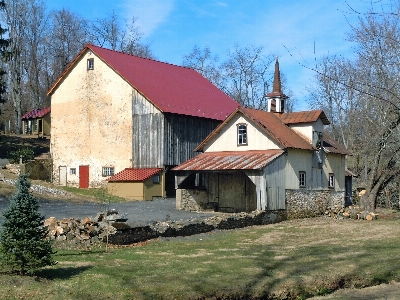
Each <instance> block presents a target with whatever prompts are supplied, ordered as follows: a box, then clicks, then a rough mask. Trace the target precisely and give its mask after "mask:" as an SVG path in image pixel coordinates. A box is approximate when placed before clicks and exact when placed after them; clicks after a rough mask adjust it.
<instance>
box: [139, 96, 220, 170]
mask: <svg viewBox="0 0 400 300" xmlns="http://www.w3.org/2000/svg"><path fill="white" fill-rule="evenodd" d="M132 101H133V105H132V107H133V116H132V122H133V124H132V126H133V139H132V148H133V153H132V167H134V168H154V167H164V166H168V165H169V166H176V165H179V164H181V163H182V162H184V161H186V160H188V159H190V158H192V157H194V156H196V155H197V153H195V152H194V151H193V150H194V149H195V148H196V147H197V145H198V144H200V143H201V142H202V141H203V140H204V139H205V138H206V137H207V136H208V135H209V134H210V133H211V131H213V130H214V128H215V127H217V126H218V125H219V124H220V121H216V120H211V119H202V118H198V117H192V116H185V115H177V114H169V113H164V114H163V113H162V112H161V111H160V110H158V109H157V108H156V107H155V106H154V105H153V104H151V103H150V102H149V101H148V100H147V99H146V98H145V97H143V96H142V95H141V94H140V93H138V92H137V91H135V92H134V93H133V97H132Z"/></svg>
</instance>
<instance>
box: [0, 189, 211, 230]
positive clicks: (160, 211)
mask: <svg viewBox="0 0 400 300" xmlns="http://www.w3.org/2000/svg"><path fill="white" fill-rule="evenodd" d="M38 200H39V205H40V208H39V211H40V213H41V214H43V215H44V216H45V218H49V217H55V218H56V219H62V218H78V219H83V218H84V217H86V216H89V217H95V216H96V214H97V213H98V212H103V211H106V210H111V209H115V210H116V211H117V212H118V213H119V215H121V216H123V217H125V218H127V219H128V221H127V223H128V224H129V225H131V226H140V225H145V224H149V223H152V222H155V221H165V220H167V219H169V220H190V219H203V218H208V217H210V216H213V215H215V214H216V213H213V212H210V213H196V212H188V211H182V210H177V209H176V208H175V198H167V199H156V200H153V201H132V202H120V203H110V204H109V205H108V204H100V203H91V202H84V203H73V202H66V201H59V200H47V199H43V198H38ZM8 205H9V200H8V199H7V198H5V197H1V196H0V211H2V210H4V209H5V208H6V207H7V206H8ZM0 220H1V217H0Z"/></svg>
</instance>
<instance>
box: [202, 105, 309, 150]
mask: <svg viewBox="0 0 400 300" xmlns="http://www.w3.org/2000/svg"><path fill="white" fill-rule="evenodd" d="M237 113H242V114H244V115H245V116H247V117H248V118H250V119H252V120H253V122H254V124H255V125H258V126H259V128H260V129H261V130H263V131H264V132H266V133H267V134H268V136H270V137H271V138H272V139H273V140H274V141H276V142H277V143H278V144H279V145H281V146H282V147H284V148H297V149H307V150H312V149H314V147H313V146H312V145H311V144H310V143H309V142H307V141H306V140H305V139H304V138H303V137H301V136H300V135H299V134H298V133H297V132H296V131H294V130H293V129H291V128H290V127H288V126H287V125H286V124H284V123H283V122H282V121H281V120H280V118H278V117H277V116H276V115H277V114H275V113H271V112H266V111H263V110H257V109H251V108H245V107H239V108H238V109H237V110H236V111H234V112H233V113H232V114H231V115H230V116H229V117H228V118H227V119H226V120H225V121H224V122H223V123H222V124H221V125H219V126H218V127H217V128H216V129H215V130H214V131H213V132H212V133H211V134H210V135H209V136H208V137H207V138H206V139H205V140H204V141H203V142H202V143H201V144H200V145H199V146H197V148H196V149H195V151H201V150H202V149H203V146H204V145H205V144H206V143H207V142H208V141H209V140H210V139H211V138H212V137H213V136H214V135H216V134H217V133H218V132H220V130H221V128H222V127H223V126H225V124H226V123H227V122H228V121H229V120H230V119H231V118H233V116H234V115H235V114H237Z"/></svg>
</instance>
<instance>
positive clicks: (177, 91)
mask: <svg viewBox="0 0 400 300" xmlns="http://www.w3.org/2000/svg"><path fill="white" fill-rule="evenodd" d="M88 51H92V52H93V53H94V54H95V55H96V56H98V57H99V58H100V59H101V60H102V61H104V62H105V63H106V64H107V65H108V66H109V67H110V68H112V69H113V70H114V71H115V72H116V73H118V74H119V75H120V76H121V77H122V78H124V79H125V80H126V81H127V82H128V83H129V84H131V85H132V87H134V88H136V89H137V90H138V91H139V92H140V93H141V94H142V95H144V96H145V97H146V98H147V99H148V100H149V101H150V102H151V103H153V104H154V105H155V106H156V107H157V108H158V109H159V110H161V111H162V112H165V113H176V114H182V115H187V116H195V117H201V118H208V119H214V120H219V121H222V120H224V119H225V118H226V117H227V116H228V115H229V114H230V113H231V112H232V111H234V110H235V109H236V108H237V107H238V106H239V103H237V102H236V101H234V100H233V99H232V98H230V97H229V96H228V95H226V94H225V93H224V92H222V91H221V90H220V89H218V88H217V87H216V86H214V85H213V84H212V83H211V82H210V81H208V80H207V79H206V78H204V77H203V76H202V75H200V74H199V73H198V72H196V71H195V70H193V69H190V68H186V67H180V66H176V65H172V64H168V63H163V62H159V61H156V60H152V59H148V58H142V57H138V56H134V55H130V54H125V53H122V52H117V51H113V50H109V49H105V48H101V47H97V46H94V45H86V46H85V47H84V48H83V49H82V50H81V52H80V53H79V54H78V55H77V56H76V57H75V58H74V60H73V61H72V62H71V63H70V64H69V65H68V67H67V68H66V69H65V70H64V72H63V74H62V75H61V76H60V78H59V79H58V80H57V81H56V83H55V84H54V85H53V86H52V87H51V88H50V90H49V91H48V93H47V94H48V95H51V94H52V93H53V92H54V91H55V90H56V88H57V86H58V85H59V84H60V83H61V82H62V80H63V78H64V76H66V74H67V73H68V72H69V71H70V70H71V69H72V68H73V66H74V65H75V63H76V62H77V61H78V60H79V59H80V57H82V56H83V55H84V54H85V53H86V52H88Z"/></svg>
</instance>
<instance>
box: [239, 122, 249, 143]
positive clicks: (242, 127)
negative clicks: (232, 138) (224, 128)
mask: <svg viewBox="0 0 400 300" xmlns="http://www.w3.org/2000/svg"><path fill="white" fill-rule="evenodd" d="M237 144H238V146H240V145H247V124H237Z"/></svg>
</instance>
